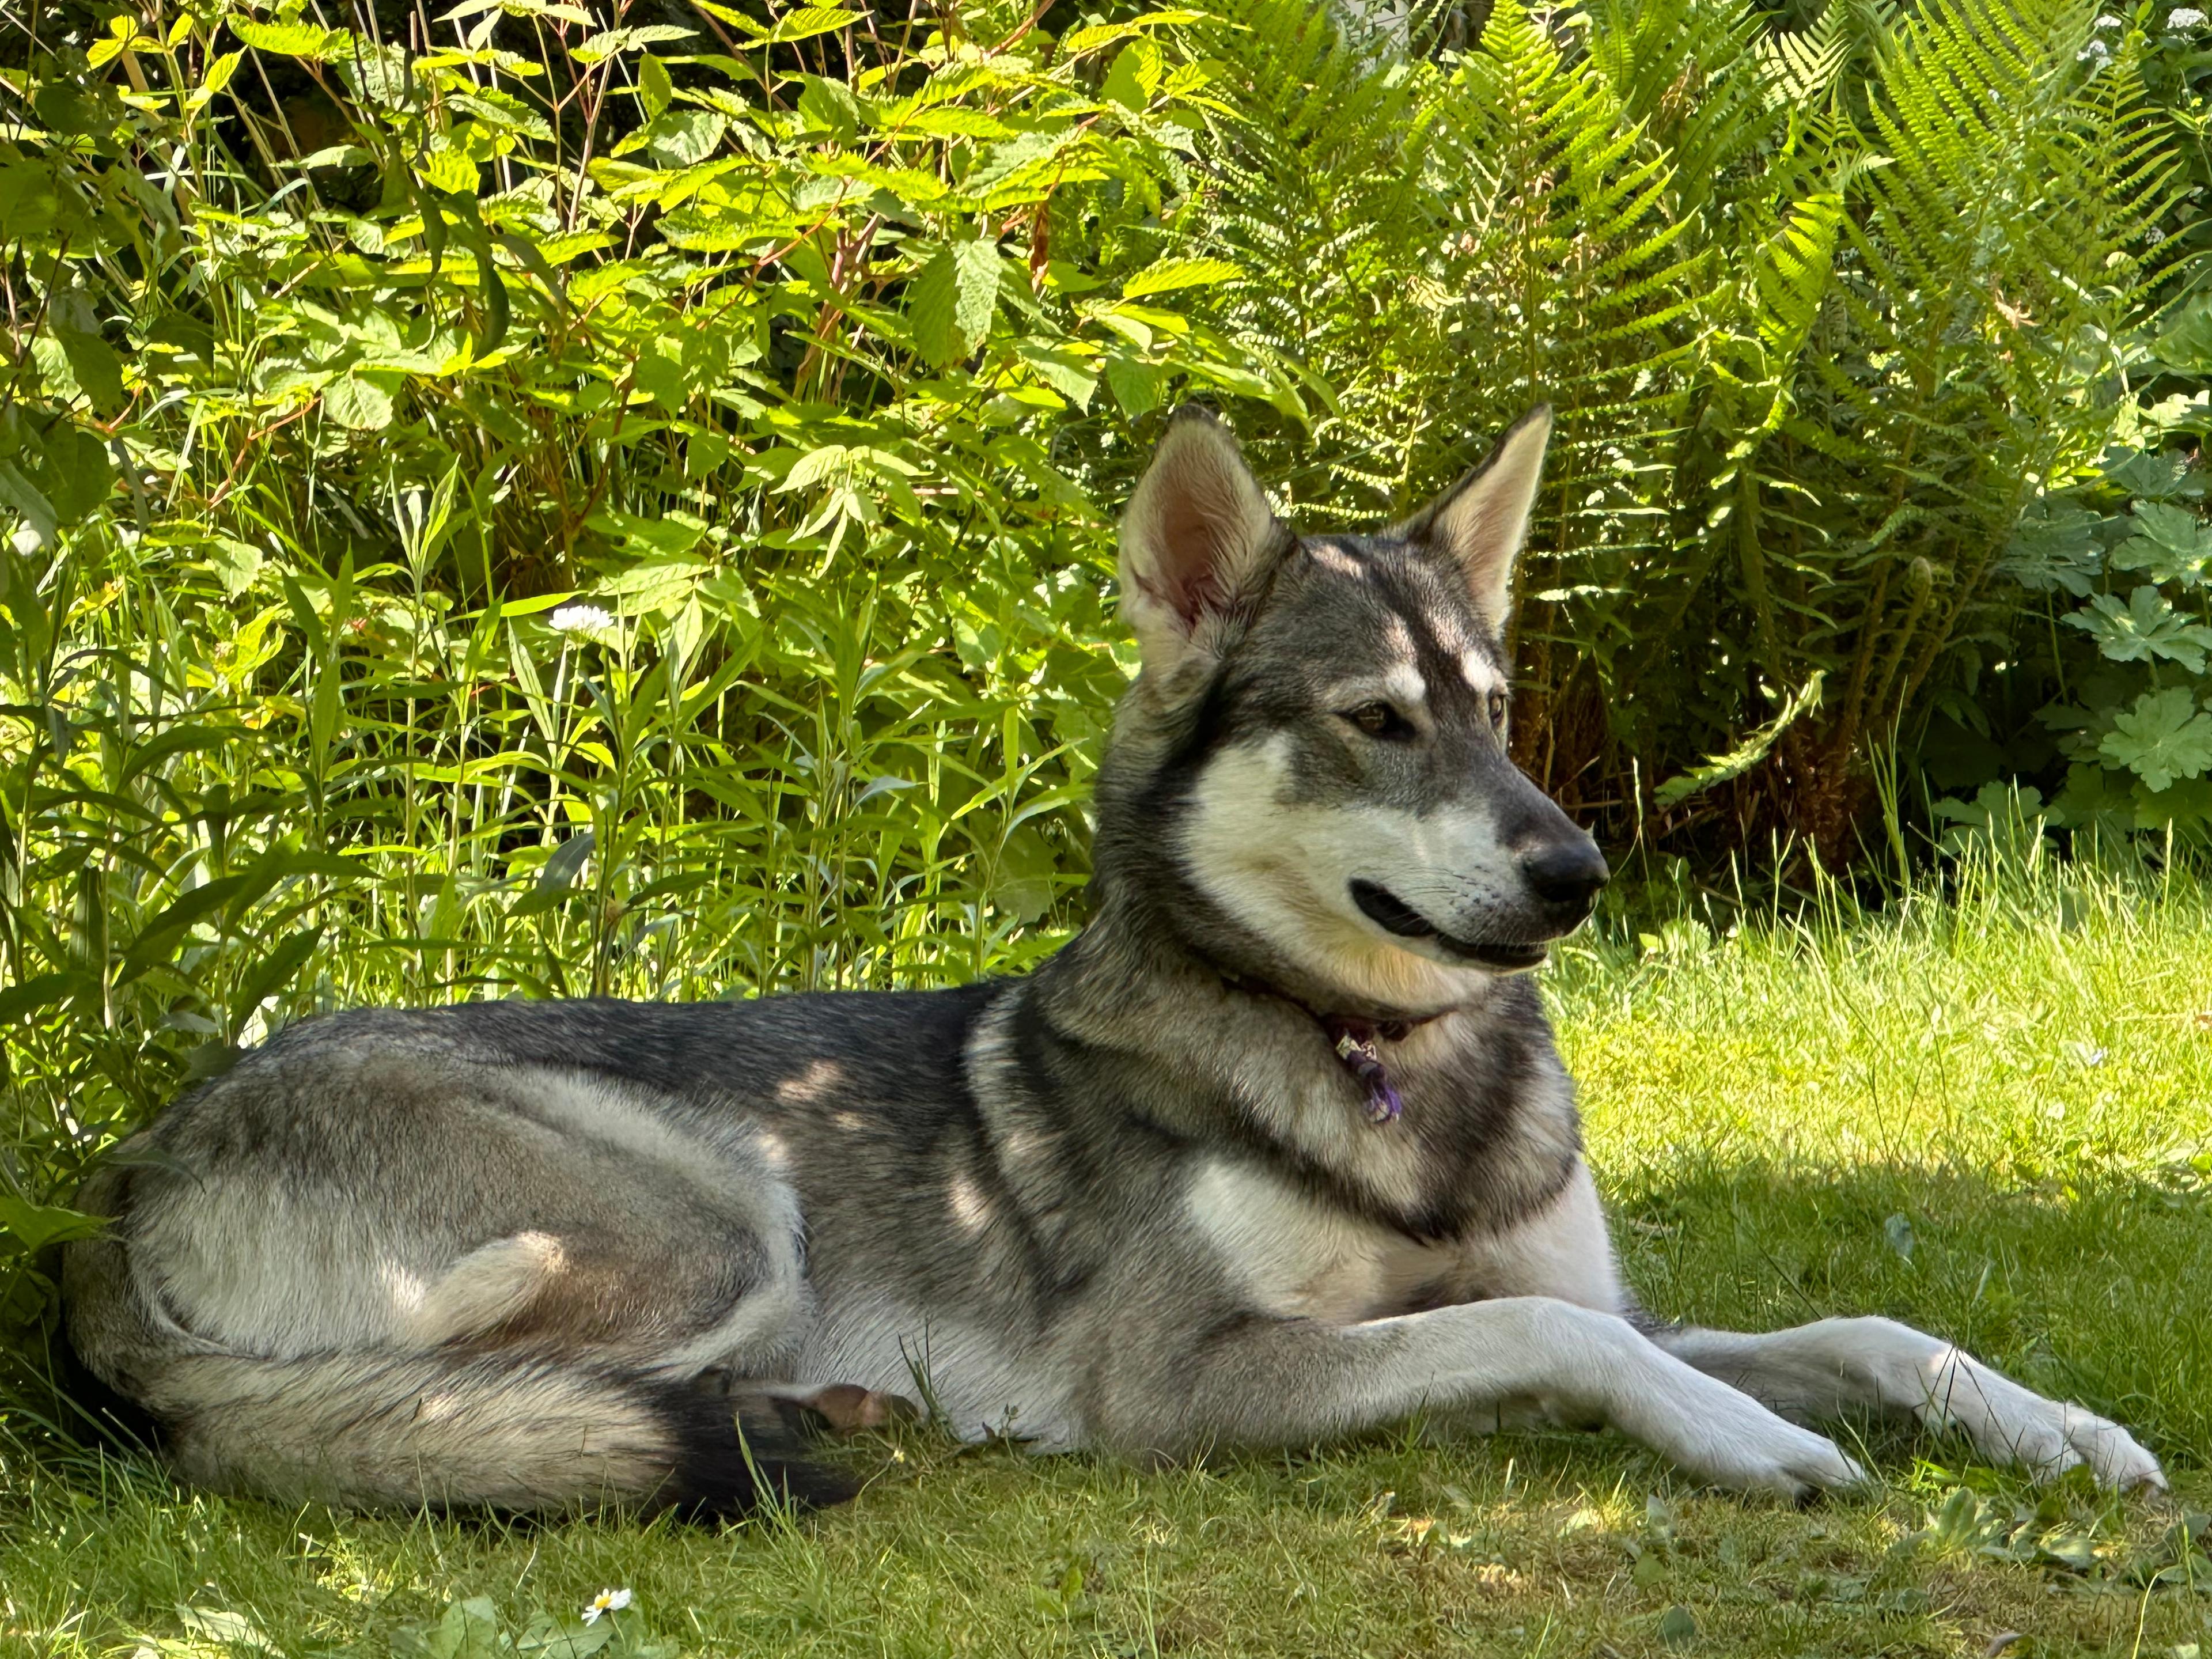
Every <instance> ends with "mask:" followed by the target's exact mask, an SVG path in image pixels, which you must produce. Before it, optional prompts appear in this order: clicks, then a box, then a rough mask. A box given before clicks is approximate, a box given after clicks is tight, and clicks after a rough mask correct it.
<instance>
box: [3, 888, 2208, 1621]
mask: <svg viewBox="0 0 2212 1659" xmlns="http://www.w3.org/2000/svg"><path fill="white" fill-rule="evenodd" d="M1701 914H1702V913H1701V912H1700V911H1699V910H1698V909H1697V908H1695V907H1685V908H1682V909H1681V910H1680V913H1679V914H1678V915H1677V919H1676V920H1675V921H1672V922H1671V923H1668V924H1667V925H1665V926H1663V927H1657V928H1656V931H1650V932H1646V931H1644V927H1640V926H1637V925H1625V924H1620V923H1615V924H1614V927H1613V935H1612V936H1611V937H1610V938H1608V939H1601V940H1594V941H1591V942H1589V943H1587V944H1583V945H1578V946H1577V948H1575V949H1574V950H1572V951H1570V952H1569V953H1568V955H1567V957H1565V960H1564V961H1562V962H1561V963H1559V965H1558V966H1557V967H1555V968H1554V969H1553V970H1552V972H1551V975H1550V979H1549V985H1550V988H1551V991H1552V994H1553V1000H1554V1002H1555V1006H1556V1007H1557V1009H1558V1012H1559V1018H1560V1024H1561V1030H1562V1036H1563V1041H1564V1043H1565V1048H1566V1052H1567V1054H1568V1058H1569V1060H1570V1062H1571V1065H1572V1066H1573V1067H1574V1069H1575V1071H1576V1072H1577V1075H1578V1076H1579V1077H1580V1078H1581V1079H1582V1081H1583V1097H1584V1101H1585V1104H1586V1108H1587V1111H1588V1115H1589V1140H1590V1150H1591V1155H1592V1158H1593V1160H1594V1162H1595V1165H1596V1167H1597V1169H1598V1170H1599V1173H1600V1177H1601V1182H1602V1183H1603V1184H1604V1185H1605V1186H1606V1188H1607V1189H1608V1191H1609V1192H1610V1194H1611V1195H1612V1197H1613V1203H1614V1206H1615V1207H1614V1236H1615V1238H1616V1241H1617V1243H1618V1245H1619V1248H1620V1251H1621V1254H1622V1255H1623V1257H1624V1259H1625V1261H1626V1267H1627V1270H1628V1273H1629V1276H1630V1278H1631V1279H1632V1280H1633V1282H1634V1283H1635V1284H1636V1285H1637V1286H1638V1289H1639V1290H1640V1291H1641V1292H1642V1293H1643V1294H1644V1297H1645V1298H1646V1299H1647V1300H1648V1301H1649V1302H1650V1304H1652V1305H1653V1306H1654V1307H1655V1308H1656V1309H1658V1310H1662V1311H1663V1312H1664V1313H1667V1314H1668V1315H1671V1316H1678V1317H1684V1318H1694V1319H1699V1320H1703V1321H1708V1322H1720V1323H1730V1324H1740V1325H1745V1326H1752V1327H1762V1326H1768V1325H1773V1324H1778V1323H1784V1322H1793V1321H1796V1320H1798V1319H1801V1318H1810V1317H1814V1316H1819V1315H1822V1314H1827V1313H1832V1312H1853V1311H1879V1312H1882V1313H1886V1314H1889V1315H1892V1316H1896V1317H1899V1318H1902V1319H1905V1320H1907V1321H1911V1322H1915V1323H1918V1324H1923V1325H1925V1326H1927V1327H1929V1328H1933V1329H1936V1330H1937V1331H1940V1332H1942V1333H1945V1334H1948V1335H1952V1336H1954V1337H1956V1338H1958V1339H1960V1340H1961V1341H1963V1342H1965V1343H1966V1345H1968V1346H1971V1347H1972V1348H1973V1349H1974V1350H1976V1351H1977V1352H1979V1353H1981V1354H1982V1355H1983V1356H1984V1357H1985V1358H1989V1359H1990V1360H1991V1361H1993V1362H1995V1363H1996V1364H2000V1365H2001V1366H2002V1367H2003V1368H2005V1369H2006V1370H2009V1371H2011V1372H2012V1373H2013V1374H2014V1375H2015V1376H2020V1377H2021V1378H2022V1379H2023V1380H2025V1381H2027V1382H2029V1383H2033V1384H2034V1385H2035V1386H2037V1387H2039V1388H2041V1389H2045V1391H2047V1392H2051V1393H2055V1394H2064V1395H2071V1396H2073V1397H2075V1398H2076V1399H2079V1400H2081V1401H2084V1402H2085V1403H2087V1404H2090V1405H2093V1406H2094V1407H2097V1408H2098V1409H2100V1410H2102V1411H2104V1412H2106V1413H2108V1414H2111V1415H2113V1416H2116V1417H2118V1418H2119V1419H2122V1420H2124V1421H2125V1422H2127V1423H2128V1424H2129V1425H2131V1426H2132V1427H2134V1428H2135V1429H2136V1431H2137V1432H2138V1433H2139V1434H2140V1435H2141V1436H2142V1437H2143V1438H2144V1440H2145V1441H2146V1443H2148V1444H2149V1445H2150V1446H2151V1447H2152V1448H2153V1449H2154V1450H2155V1451H2157V1452H2158V1453H2159V1454H2160V1455H2161V1456H2162V1457H2163V1458H2164V1459H2165V1460H2166V1466H2167V1468H2168V1471H2169V1473H2170V1474H2171V1476H2172V1483H2173V1490H2172V1496H2171V1498H2127V1499H2121V1498H2113V1497H2111V1496H2109V1495H2105V1494H2100V1493H2097V1492H2093V1491H2091V1490H2088V1489H2087V1488H2086V1487H2083V1486H2076V1485H2075V1484H2073V1483H2072V1482H2071V1481H2069V1482H2065V1483H2062V1484H2061V1485H2060V1486H2058V1487H2057V1488H2056V1489H2053V1490H2051V1491H2048V1492H2036V1491H2034V1490H2033V1489H2032V1488H2030V1487H2028V1486H2027V1485H2026V1484H2024V1483H2023V1482H2022V1481H2021V1480H2018V1479H2016V1478H2015V1477H2013V1476H2011V1475H2001V1474H1996V1473H1995V1472H1993V1471H1991V1470H1989V1469H1987V1468H1982V1467H1979V1466H1978V1465H1976V1464H1974V1463H1973V1462H1972V1461H1971V1456H1970V1454H1968V1453H1967V1452H1966V1450H1965V1449H1963V1448H1962V1447H1961V1446H1960V1445H1959V1444H1957V1443H1951V1442H1948V1441H1946V1440H1943V1439H1941V1438H1936V1437H1926V1436H1923V1435H1919V1434H1917V1433H1915V1432H1912V1431H1906V1430H1901V1429H1898V1428H1896V1427H1893V1426H1890V1425H1865V1424H1861V1425H1846V1427H1845V1432H1846V1433H1847V1434H1849V1435H1851V1436H1853V1437H1855V1438H1857V1440H1859V1441H1862V1442H1863V1445H1864V1449H1865V1450H1866V1452H1867V1453H1868V1455H1870V1457H1871V1459H1872V1461H1873V1463H1874V1466H1875V1468H1877V1470H1878V1471H1879V1475H1880V1480H1881V1485H1880V1486H1879V1488H1878V1489H1877V1490H1875V1491H1874V1492H1869V1493H1868V1494H1865V1495H1863V1496H1861V1497H1856V1498H1848V1499H1832V1500H1830V1501H1826V1502H1824V1503H1821V1504H1817V1505H1814V1506H1813V1507H1810V1508H1808V1509H1804V1510H1792V1509H1789V1508H1786V1507H1782V1506H1778V1505H1776V1504H1771V1503H1765V1502H1744V1501H1741V1500H1737V1499H1735V1498H1727V1497H1722V1496H1717V1495H1712V1494H1709V1493H1701V1492H1698V1491H1696V1490H1694V1489H1693V1488H1692V1486H1690V1485H1689V1484H1688V1483H1686V1481H1684V1480H1680V1478H1678V1477H1677V1476H1675V1475H1674V1474H1670V1473H1669V1472H1668V1469H1667V1468H1664V1467H1663V1466H1662V1464H1661V1463H1660V1462H1659V1461H1658V1460H1657V1459H1656V1458H1654V1457H1652V1456H1650V1455H1648V1454H1646V1453H1644V1451H1642V1450H1641V1449H1638V1448H1637V1447H1634V1446H1632V1445H1631V1444H1629V1443H1626V1442H1623V1441H1621V1440H1620V1439H1618V1438H1616V1437H1612V1436H1608V1435H1595V1436H1594V1435H1583V1434H1572V1433H1565V1432H1561V1433H1553V1434H1513V1435H1504V1436H1500V1437H1495V1438H1492V1439H1464V1438H1448V1437H1442V1436H1431V1435H1429V1434H1425V1432H1424V1431H1422V1430H1421V1428H1420V1426H1419V1425H1409V1426H1408V1427H1407V1430H1406V1431H1403V1432H1402V1433H1401V1434H1398V1435H1395V1436H1393V1437H1389V1438H1387V1439H1383V1440H1380V1441H1376V1442H1370V1443H1365V1444H1363V1445H1360V1446H1358V1447H1355V1448H1351V1449H1336V1450H1332V1451H1327V1452H1319V1453H1300V1454H1297V1455H1288V1456H1284V1455H1271V1456H1259V1455H1253V1456H1248V1457H1243V1458H1236V1459H1227V1460H1223V1461H1220V1462H1216V1463H1214V1464H1212V1465H1211V1466H1208V1467H1205V1468H1194V1469H1181V1470H1173V1471H1170V1472H1167V1473H1164V1474H1148V1473H1142V1472H1139V1471H1136V1470H1133V1469H1131V1468H1127V1467H1123V1466H1121V1465H1117V1464H1115V1463H1111V1462H1097V1461H1092V1460H1090V1459H1085V1458H1060V1459H1036V1458H1031V1457H1029V1456H1027V1455H1024V1454H1023V1453H1021V1452H1020V1451H1018V1450H1017V1449H1010V1448H1006V1447H1002V1446H987V1447H981V1448H963V1447H957V1446H954V1445H952V1444H950V1443H945V1442H944V1441H942V1440H940V1439H939V1438H937V1437H933V1435H932V1434H931V1433H929V1432H928V1431H927V1430H914V1431H904V1432H903V1433H902V1437H900V1438H898V1439H897V1440H896V1441H890V1440H884V1441H875V1442H867V1443H861V1444H859V1445H856V1446H855V1447H854V1448H853V1449H851V1450H850V1451H849V1452H848V1453H846V1454H842V1455H849V1456H851V1457H852V1458H853V1459H854V1460H855V1461H856V1462H858V1463H859V1464H860V1466H862V1467H863V1468H866V1469H868V1470H871V1471H873V1472H874V1474H875V1477H876V1478H875V1479H874V1480H873V1482H872V1485H871V1486H869V1487H868V1489H867V1490H866V1492H865V1493H864V1494H863V1496H862V1497H861V1498H860V1499H859V1501H858V1502H857V1503H855V1504H854V1505H853V1506H852V1507H850V1508H849V1509H846V1510H838V1511H836V1512H832V1513H828V1514H823V1515H818V1516H802V1517H799V1518H796V1519H793V1518H790V1517H772V1518H771V1519H769V1521H766V1522H759V1523H756V1524H752V1525H749V1526H745V1527H742V1528H734V1529H727V1530H707V1529H686V1528H681V1527H674V1526H671V1525H669V1524H667V1523H665V1522H656V1523H653V1524H651V1525H645V1526H641V1525H637V1524H631V1523H625V1522H622V1521H619V1520H600V1521H588V1522H586V1521H579V1522H570V1523H567V1524H558V1525H544V1526H517V1525H508V1524H495V1523H489V1522H478V1521H456V1520H450V1519H430V1518H424V1517H398V1518H376V1519H362V1518H358V1517H352V1516H336V1515H332V1514H331V1513H329V1512H326V1511H323V1510H304V1511H293V1510H278V1509H274V1508H271V1507H269V1506H267V1505H264V1504H258V1503H252V1502H243V1501H232V1500H226V1499H213V1498H202V1497H197V1496H193V1495H190V1494H186V1493H184V1492H179V1491H178V1490H177V1489H175V1488H174V1487H173V1486H170V1485H169V1484H168V1483H167V1482H166V1481H165V1480H162V1479H161V1477H160V1475H159V1474H157V1473H155V1472H153V1471H151V1470H149V1469H147V1468H139V1467H135V1466H131V1465H127V1464H118V1463H116V1462H106V1463H105V1464H103V1463H100V1462H97V1461H96V1460H94V1459H92V1458H90V1457H88V1456H87V1455H82V1454H70V1453H66V1452H63V1451H58V1450H56V1449H54V1448H53V1447H52V1443H49V1442H46V1441H43V1440H40V1439H39V1438H38V1437H35V1436H33V1435H30V1434H28V1433H27V1431H15V1432H14V1433H13V1435H12V1437H11V1438H9V1439H8V1440H7V1441H5V1442H0V1456H4V1461H5V1464H6V1470H5V1475H4V1480H0V1486H4V1494H0V1548H4V1561H0V1650H5V1651H7V1652H10V1653H16V1652H20V1653H24V1654H38V1655H41V1656H45V1655H57V1656H79V1655H94V1654H98V1655H107V1654H180V1655H182V1654H203V1653H205V1654H216V1653H222V1652H226V1651H228V1652H235V1653H242V1654H254V1653H274V1654H283V1655H290V1656H305V1655H312V1654H321V1653H361V1654H364V1655H382V1654H385V1653H386V1652H387V1651H389V1652H395V1653H410V1652H425V1653H428V1654H430V1655H434V1656H436V1659H491V1656H494V1655H495V1654H497V1653H501V1652H505V1651H509V1650H510V1646H509V1644H512V1647H513V1649H517V1650H520V1651H522V1652H529V1651H532V1650H535V1651H541V1652H550V1653H551V1654H554V1655H556V1656H564V1655H568V1654H571V1653H574V1654H580V1653H582V1652H585V1651H586V1650H590V1649H591V1648H592V1645H593V1644H596V1643H599V1642H601V1641H602V1640H603V1639H605V1640H606V1642H607V1645H606V1646H605V1648H604V1649H603V1650H604V1651H605V1652H607V1653H609V1654H610V1655H615V1654H619V1653H621V1652H622V1651H623V1650H630V1651H633V1652H640V1651H643V1650H648V1649H655V1648H657V1649H659V1650H660V1651H662V1652H664V1653H668V1654H675V1653H684V1654H693V1653H697V1654H732V1655H736V1654H755V1653H771V1652H772V1653H778V1654H783V1653H791V1654H820V1655H868V1656H930V1655H941V1654H994V1655H995V1654H1013V1653H1021V1654H1057V1653H1080V1654H1091V1653H1097V1654H1124V1655H1146V1656H1149V1655H1153V1654H1165V1653H1171V1652H1172V1653H1190V1654H1222V1655H1229V1654H1285V1655H1306V1654H1311V1655H1316V1656H1318V1655H1328V1656H1332V1659H1340V1656H1355V1655H1397V1654H1408V1655H1411V1654H1431V1653H1434V1654H1445V1653H1483V1654H1490V1653H1504V1654H1538V1653H1541V1654H1547V1655H1549V1654H1559V1655H1582V1654H1607V1653H1610V1654H1615V1655H1639V1654H1656V1653H1662V1652H1703V1653H1711V1654H1726V1655H1738V1654H1746V1655H1768V1654H1771V1655H1798V1654H1833V1655H1838V1656H1842V1655H1852V1656H1863V1655H1873V1654H1942V1655H1954V1654H1955V1655H1981V1654H1989V1653H1996V1652H2007V1653H2010V1654H2012V1655H2015V1656H2027V1655H2046V1654H2075V1653H2093V1654H2108V1655H2116V1656H2127V1659H2135V1656H2142V1655H2150V1656H2160V1659H2194V1656H2195V1655H2196V1654H2197V1652H2199V1651H2200V1650H2202V1649H2203V1647H2204V1646H2206V1645H2208V1644H2212V1556H2208V1555H2207V1554H2206V1553H2203V1550H2202V1548H2200V1547H2192V1546H2191V1542H2190V1541H2191V1538H2192V1537H2197V1536H2201V1534H2199V1533H2198V1530H2197V1529H2198V1528H2202V1527H2203V1526H2204V1525H2205V1524H2206V1523H2205V1522H2204V1521H2203V1517H2202V1516H2201V1515H2196V1516H2194V1517H2193V1518H2192V1515H2193V1512H2195V1511H2203V1510H2212V903H2208V901H2207V898H2206V896H2205V894H2204V892H2203V890H2201V889H2200V888H2197V887H2194V886H2188V887H2183V886H2174V887H2172V889H2171V890H2169V889H2168V888H2166V887H2165V886H2162V885H2161V884H2159V883H2158V882H2156V881H2155V880H2154V879H2151V878H2145V877H2142V876H2141V875H2140V874H2138V875H2136V876H2134V877H2132V878H2113V877H2105V876H2087V875H2081V874H2078V873H2075V874H2069V873H2066V872H2054V871H2051V870H2050V869H2048V868H2046V869H2045V870H2043V871H2041V872H2039V873H2037V874H2035V875H2033V876H2022V875H2020V874H2018V873H2017V872H2015V874H2014V875H2013V876H2012V877H2010V878H2008V879H2006V880H2005V881H2003V882H1999V883H1991V882H1985V881H1975V880H1969V881H1967V882H1966V883H1965V884H1964V885H1963V888H1962V889H1960V890H1954V892H1953V893H1952V894H1951V895H1949V896H1948V898H1947V900H1946V901H1945V902H1936V900H1935V899H1934V898H1933V897H1930V896H1919V897H1916V898H1915V899H1913V900H1912V901H1911V902H1907V903H1905V904H1903V905H1902V906H1894V907H1893V908H1892V911H1891V913H1890V914H1889V915H1887V916H1886V917H1884V918H1881V919H1876V920H1869V919H1865V918H1862V917H1857V916H1854V917H1852V918H1850V919H1844V918H1843V917H1841V916H1840V915H1838V910H1837V907H1836V906H1835V905H1833V904H1831V905H1830V906H1829V907H1827V908H1826V910H1822V909H1820V908H1817V907H1816V908H1815V910H1814V921H1812V922H1810V923H1809V924H1803V923H1799V924H1790V925H1781V924H1778V923H1777V922H1776V921H1773V920H1772V919H1771V915H1769V916H1767V918H1766V919H1765V920H1760V919H1759V918H1760V916H1761V915H1765V913H1763V912H1760V911H1759V910H1758V909H1757V908H1756V907H1754V908H1753V909H1752V910H1751V911H1750V912H1749V913H1748V914H1749V916H1750V919H1749V920H1747V921H1742V922H1741V924H1740V925H1737V926H1735V927H1732V928H1728V929H1723V930H1721V931H1718V932H1717V931H1716V930H1714V929H1713V928H1711V927H1708V926H1707V925H1705V922H1704V921H1701V920H1699V916H1700V915H1701ZM1739 914H1740V915H1741V914H1744V913H1739ZM1645 926H1649V924H1646V925H1645ZM603 1589H626V1590H628V1591H629V1592H630V1594H631V1598H632V1599H631V1601H630V1603H629V1606H628V1607H625V1608H623V1609H622V1610H620V1611H618V1612H616V1613H611V1614H609V1615H607V1616H605V1617H604V1618H602V1619H600V1620H598V1621H596V1622H594V1623H592V1624H591V1625H589V1626H586V1625H584V1624H582V1623H580V1621H579V1620H578V1613H579V1612H580V1609H582V1608H583V1607H584V1606H585V1604H586V1602H587V1601H590V1600H591V1599H592V1597H593V1596H594V1595H597V1594H598V1593H599V1592H600V1591H601V1590H603ZM607 1632H613V1634H612V1636H611V1638H608V1637H607V1636H606V1633H607Z"/></svg>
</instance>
